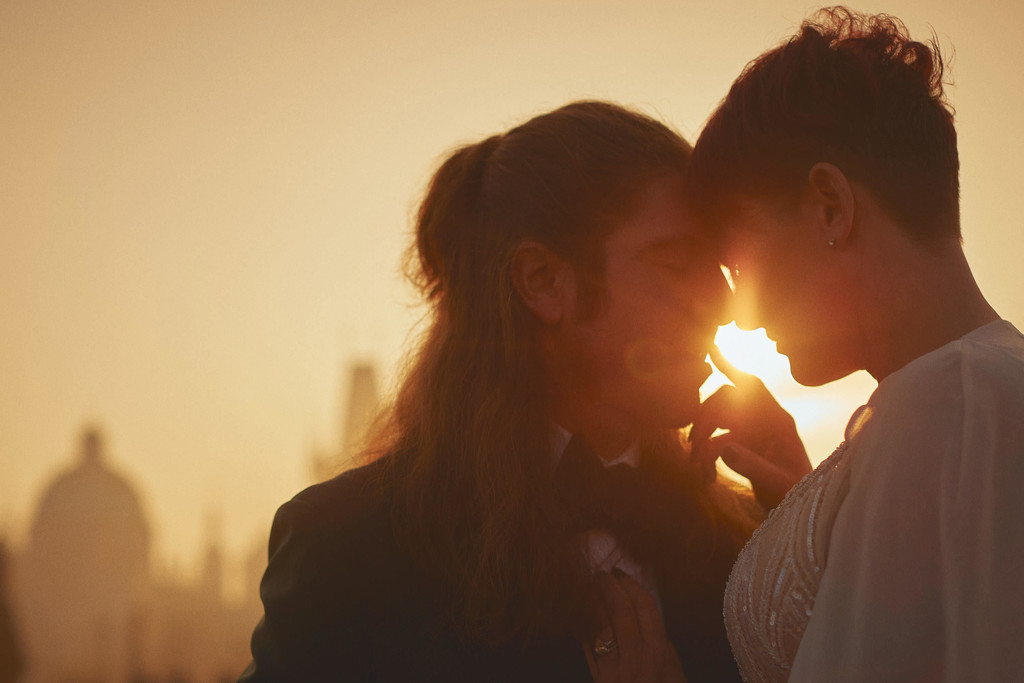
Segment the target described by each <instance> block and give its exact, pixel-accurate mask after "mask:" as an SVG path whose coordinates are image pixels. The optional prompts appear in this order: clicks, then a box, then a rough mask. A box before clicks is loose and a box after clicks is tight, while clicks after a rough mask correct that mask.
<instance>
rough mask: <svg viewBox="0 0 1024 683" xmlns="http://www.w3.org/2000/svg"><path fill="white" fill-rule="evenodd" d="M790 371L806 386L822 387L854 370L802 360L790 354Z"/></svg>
mask: <svg viewBox="0 0 1024 683" xmlns="http://www.w3.org/2000/svg"><path fill="white" fill-rule="evenodd" d="M788 358H789V372H790V374H791V375H793V379H795V380H796V381H797V383H798V384H801V385H803V386H805V387H820V386H822V385H823V384H828V383H829V382H835V381H836V380H837V379H842V378H843V377H846V376H847V375H849V374H851V373H852V372H853V370H848V369H843V368H839V367H837V366H835V365H833V364H830V363H808V362H801V361H800V360H799V359H798V358H794V357H793V356H788Z"/></svg>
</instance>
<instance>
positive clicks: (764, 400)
mask: <svg viewBox="0 0 1024 683" xmlns="http://www.w3.org/2000/svg"><path fill="white" fill-rule="evenodd" d="M711 361H712V362H713V363H714V364H715V367H717V368H718V369H719V370H721V371H722V373H723V374H725V376H726V377H727V378H728V379H729V381H730V382H732V385H725V386H723V387H722V388H720V389H719V390H718V391H716V392H715V393H714V394H712V395H711V396H709V397H708V399H707V400H706V401H704V403H703V404H702V405H701V407H700V409H699V410H698V412H697V418H696V419H695V420H694V421H693V427H691V429H690V441H691V443H692V444H693V451H692V455H691V457H692V458H693V459H694V461H695V462H696V463H697V465H698V466H699V467H700V468H701V469H702V470H703V471H704V473H705V476H707V477H708V478H709V479H713V478H714V476H715V462H716V461H717V460H718V459H719V458H721V459H722V461H723V462H724V463H725V464H726V465H728V466H729V467H731V468H732V469H733V470H735V471H736V472H738V473H739V474H742V475H743V476H744V477H747V478H748V479H750V484H751V486H752V487H753V489H754V496H755V497H756V498H757V500H758V502H759V503H761V505H763V506H764V507H765V508H767V509H771V508H773V507H775V506H776V505H778V504H779V502H781V501H782V499H783V497H785V495H786V493H787V492H788V491H789V489H791V488H792V487H793V485H794V484H796V483H797V482H798V481H800V479H802V478H803V477H804V475H806V474H807V473H808V472H810V471H811V469H812V468H811V462H810V460H809V459H808V458H807V450H806V449H805V448H804V444H803V442H802V441H801V440H800V435H799V434H797V431H796V422H794V420H793V416H792V415H790V414H789V413H787V412H786V410H785V409H784V408H783V407H782V406H780V405H779V403H778V402H777V401H776V400H775V397H774V396H772V395H771V392H769V391H768V389H766V388H765V386H764V383H763V382H762V381H761V380H760V379H758V378H757V377H755V376H754V375H751V374H749V373H746V372H743V371H742V370H740V369H739V368H737V367H736V366H734V365H733V364H732V363H730V362H729V361H728V360H726V359H725V357H724V356H723V355H722V353H721V351H719V350H718V349H717V348H715V347H712V350H711ZM716 429H727V430H729V431H728V433H726V434H722V435H720V436H716V437H714V438H711V435H712V434H713V433H714V431H715V430H716Z"/></svg>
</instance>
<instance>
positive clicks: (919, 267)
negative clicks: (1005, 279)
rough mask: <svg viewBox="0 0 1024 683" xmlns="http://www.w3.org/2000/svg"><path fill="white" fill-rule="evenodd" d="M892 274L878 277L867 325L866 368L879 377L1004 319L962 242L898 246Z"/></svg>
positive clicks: (889, 263)
mask: <svg viewBox="0 0 1024 683" xmlns="http://www.w3.org/2000/svg"><path fill="white" fill-rule="evenodd" d="M884 263H885V265H883V268H886V267H887V270H888V273H886V275H887V276H885V277H877V278H874V287H873V288H872V291H873V292H874V296H873V297H872V299H873V300H872V301H869V302H868V304H869V306H868V310H867V311H866V314H865V315H864V317H863V319H865V320H868V321H870V322H869V323H868V324H867V325H865V330H864V332H865V333H866V334H865V336H864V340H865V344H864V348H865V349H867V350H868V356H869V357H868V359H867V360H866V362H865V364H864V367H865V369H867V371H868V372H869V373H871V375H872V376H873V377H874V378H875V379H876V380H877V381H882V380H883V379H884V378H885V377H886V376H888V375H889V374H891V373H893V372H895V371H896V370H899V369H900V368H902V367H903V366H904V365H906V364H907V363H909V362H911V361H912V360H914V359H915V358H919V357H921V356H923V355H925V354H926V353H929V352H931V351H934V350H935V349H937V348H940V347H941V346H944V345H945V344H948V343H949V342H951V341H954V340H956V339H959V338H961V337H963V336H964V335H965V334H967V333H969V332H970V331H972V330H974V329H977V328H978V327H981V326H982V325H985V324H987V323H990V322H993V321H995V320H998V319H999V314H998V313H996V311H995V310H994V309H993V308H992V307H991V306H990V305H989V303H988V302H987V301H986V300H985V297H984V296H983V295H982V293H981V290H980V289H979V288H978V284H977V282H976V281H975V280H974V275H973V274H972V273H971V269H970V266H969V265H968V264H967V259H966V257H965V256H964V253H963V250H962V249H961V248H960V244H959V243H958V242H951V243H949V244H945V245H942V246H940V247H937V248H936V249H935V250H933V251H926V250H923V249H922V248H921V247H920V246H918V245H912V244H909V243H906V244H902V245H899V246H896V247H895V248H894V249H893V250H892V251H890V252H889V258H887V259H885V262H884Z"/></svg>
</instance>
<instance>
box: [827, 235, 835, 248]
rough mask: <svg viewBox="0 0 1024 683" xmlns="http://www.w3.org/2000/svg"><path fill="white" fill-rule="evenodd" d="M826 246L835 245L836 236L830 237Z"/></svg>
mask: <svg viewBox="0 0 1024 683" xmlns="http://www.w3.org/2000/svg"><path fill="white" fill-rule="evenodd" d="M828 246H830V247H834V246H836V238H835V237H833V238H832V239H830V240H829V241H828Z"/></svg>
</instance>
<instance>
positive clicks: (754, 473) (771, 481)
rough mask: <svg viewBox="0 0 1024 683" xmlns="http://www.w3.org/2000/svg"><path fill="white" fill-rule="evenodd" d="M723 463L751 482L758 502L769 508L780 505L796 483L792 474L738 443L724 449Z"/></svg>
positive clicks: (728, 445)
mask: <svg viewBox="0 0 1024 683" xmlns="http://www.w3.org/2000/svg"><path fill="white" fill-rule="evenodd" d="M722 462H724V463H725V464H726V465H728V466H729V467H730V468H731V469H732V470H734V471H735V472H737V473H738V474H741V475H743V476H744V477H746V478H747V479H749V480H750V484H751V486H752V487H753V489H754V494H755V496H756V497H757V499H758V502H760V503H761V504H762V505H764V506H765V507H767V508H773V507H775V506H776V505H778V503H779V501H781V500H782V498H783V497H785V495H786V493H787V492H788V491H789V489H790V488H792V485H793V484H794V483H795V482H794V480H793V475H792V474H791V473H790V472H788V471H787V470H785V469H784V468H782V467H779V466H778V465H776V464H774V463H772V462H771V461H769V460H768V459H767V458H764V457H762V456H761V455H759V454H757V453H755V452H754V451H752V450H750V449H749V448H744V447H743V446H741V445H739V444H738V443H730V444H727V445H726V446H725V447H724V448H723V449H722Z"/></svg>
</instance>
